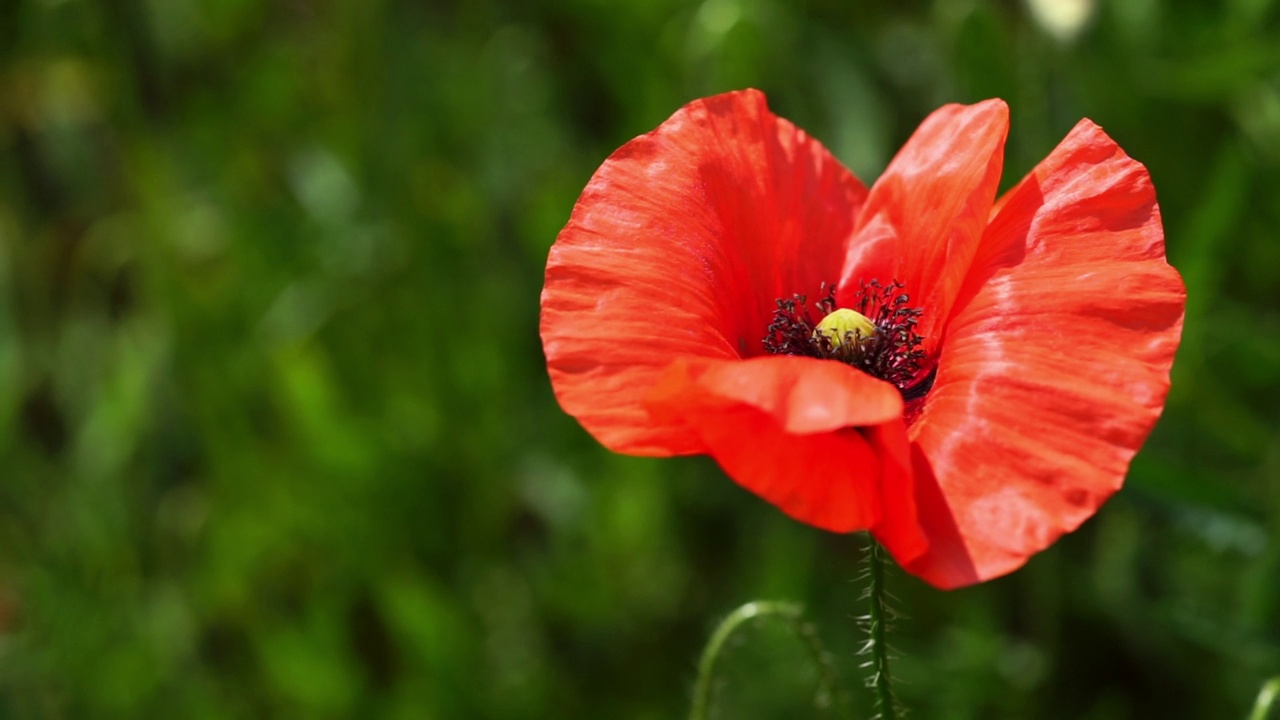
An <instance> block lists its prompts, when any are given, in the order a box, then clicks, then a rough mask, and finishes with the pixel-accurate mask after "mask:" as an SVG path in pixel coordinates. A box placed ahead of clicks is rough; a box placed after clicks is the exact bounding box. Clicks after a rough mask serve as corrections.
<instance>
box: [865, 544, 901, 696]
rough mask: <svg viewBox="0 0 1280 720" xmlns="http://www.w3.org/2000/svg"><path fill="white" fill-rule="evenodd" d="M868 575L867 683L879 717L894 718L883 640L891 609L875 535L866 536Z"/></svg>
mask: <svg viewBox="0 0 1280 720" xmlns="http://www.w3.org/2000/svg"><path fill="white" fill-rule="evenodd" d="M867 542H868V543H869V547H868V549H867V563H868V565H869V567H868V569H867V577H868V578H869V579H870V581H871V582H870V586H869V587H868V588H867V599H868V600H869V604H870V612H869V613H868V614H867V635H868V638H867V650H868V651H869V652H870V653H871V662H870V663H869V664H870V667H871V677H870V678H868V685H869V686H870V687H871V689H872V690H873V691H874V692H875V696H876V705H877V706H878V707H879V709H880V718H881V720H897V717H898V708H897V705H896V703H895V700H894V697H893V688H892V682H893V676H892V675H890V674H889V645H888V643H887V642H886V640H885V633H886V625H887V624H888V622H889V617H890V613H891V612H892V611H890V610H889V608H888V606H887V605H886V603H885V595H886V593H885V589H884V566H885V561H886V559H885V555H886V553H885V550H884V548H882V547H880V543H878V542H876V541H875V538H872V537H871V536H869V535H868V536H867Z"/></svg>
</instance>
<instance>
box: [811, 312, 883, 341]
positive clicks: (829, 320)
mask: <svg viewBox="0 0 1280 720" xmlns="http://www.w3.org/2000/svg"><path fill="white" fill-rule="evenodd" d="M876 329H877V328H876V324H875V323H873V322H871V318H869V317H867V316H866V315H863V314H862V313H860V312H858V311H857V310H850V309H849V308H839V309H838V310H836V311H835V312H832V313H830V314H828V315H827V316H826V317H824V318H822V321H821V322H819V323H818V326H817V327H815V328H814V329H813V339H814V340H815V341H819V340H818V339H819V337H821V336H824V335H825V336H826V338H827V343H829V344H830V347H831V348H832V349H835V348H839V347H841V346H842V345H845V344H852V345H861V344H863V343H864V342H867V341H869V340H870V339H871V338H873V337H875V334H876ZM819 342H821V341H819Z"/></svg>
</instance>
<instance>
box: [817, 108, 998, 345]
mask: <svg viewBox="0 0 1280 720" xmlns="http://www.w3.org/2000/svg"><path fill="white" fill-rule="evenodd" d="M1008 132H1009V108H1008V106H1007V105H1005V103H1004V101H1003V100H998V99H994V100H985V101H983V102H980V103H978V104H976V105H945V106H943V107H941V108H939V109H938V110H936V111H934V112H933V113H932V114H930V115H929V117H927V118H925V120H924V122H923V123H921V124H920V127H919V129H917V130H916V131H915V133H914V134H913V135H912V136H911V138H910V139H909V140H908V141H907V143H906V145H904V146H903V147H902V150H900V151H899V152H898V154H897V155H896V156H895V157H894V158H893V161H892V162H890V163H889V167H888V168H886V169H885V171H884V174H883V175H881V176H880V179H879V180H877V181H876V183H875V185H874V186H873V187H872V188H871V193H870V195H869V196H868V198H867V202H866V204H865V205H864V206H863V208H862V213H861V216H860V218H859V220H858V231H857V233H856V234H855V235H854V237H853V240H852V241H851V242H850V244H849V251H848V254H847V256H846V258H845V261H844V265H843V272H842V273H841V280H840V295H839V301H840V303H841V304H842V305H845V306H850V305H851V304H852V302H853V298H854V295H855V294H856V292H857V290H858V283H859V281H862V282H866V281H870V280H872V279H875V280H878V281H880V282H882V283H889V282H891V281H893V280H898V281H900V282H902V283H903V284H904V285H905V286H906V292H907V293H908V294H909V295H910V297H911V300H912V302H911V303H910V304H911V305H912V306H914V307H923V308H924V309H925V313H924V315H923V317H921V319H920V325H919V330H920V334H921V335H923V336H924V345H923V347H924V349H925V350H926V351H927V352H930V353H932V352H933V349H934V348H935V347H936V346H937V344H938V343H939V342H940V341H941V340H942V332H941V330H942V327H943V325H944V323H945V321H946V318H947V315H948V314H949V313H950V310H951V307H952V304H953V302H954V300H955V297H956V295H957V294H958V293H959V291H960V287H961V285H962V284H963V281H964V277H965V273H966V271H967V270H968V268H969V263H970V261H971V259H972V258H973V255H974V252H975V251H976V250H977V248H978V242H979V240H980V239H981V237H982V232H983V230H984V228H986V225H987V219H988V216H989V214H990V211H991V204H992V202H993V201H994V200H995V196H996V190H997V187H998V186H999V183H1000V170H1001V166H1002V165H1003V162H1004V141H1005V136H1006V135H1008Z"/></svg>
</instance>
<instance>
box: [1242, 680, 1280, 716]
mask: <svg viewBox="0 0 1280 720" xmlns="http://www.w3.org/2000/svg"><path fill="white" fill-rule="evenodd" d="M1277 696H1280V676H1277V677H1273V678H1271V679H1270V680H1268V681H1267V682H1266V684H1265V685H1263V686H1262V690H1260V691H1259V692H1258V700H1257V702H1255V703H1254V704H1253V712H1252V713H1250V714H1249V720H1266V718H1267V714H1268V713H1270V712H1271V706H1272V705H1273V704H1275V701H1276V697H1277Z"/></svg>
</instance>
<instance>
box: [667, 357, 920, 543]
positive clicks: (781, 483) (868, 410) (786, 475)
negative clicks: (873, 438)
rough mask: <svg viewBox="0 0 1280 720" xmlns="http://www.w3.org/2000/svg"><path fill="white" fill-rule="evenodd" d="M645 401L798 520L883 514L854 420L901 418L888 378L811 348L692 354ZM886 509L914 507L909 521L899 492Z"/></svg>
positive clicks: (839, 526) (848, 524)
mask: <svg viewBox="0 0 1280 720" xmlns="http://www.w3.org/2000/svg"><path fill="white" fill-rule="evenodd" d="M648 404H649V407H650V409H651V410H652V412H653V415H654V417H655V418H656V419H659V420H665V421H668V422H672V423H676V424H679V425H681V426H683V427H685V428H686V429H687V432H689V433H690V434H692V435H694V436H696V437H697V438H699V439H700V440H701V442H702V444H703V445H704V446H705V448H706V452H707V453H708V454H710V455H711V456H712V457H714V458H715V459H716V461H717V462H718V463H719V464H720V466H721V467H722V468H724V470H725V472H726V473H727V474H728V475H729V476H730V477H732V478H733V479H734V480H736V481H737V482H738V483H739V484H740V485H742V486H743V487H745V488H747V489H748V490H750V491H752V492H754V493H756V494H757V495H759V496H761V497H763V498H764V499H766V500H768V501H769V502H770V503H772V504H774V505H776V506H777V507H778V508H780V509H781V510H782V511H783V512H785V513H787V514H788V515H790V516H792V517H794V518H796V519H798V520H800V521H802V522H806V523H809V524H811V525H815V526H817V527H821V528H825V529H828V530H833V531H837V532H848V531H852V530H865V529H868V528H872V527H873V526H876V525H877V523H878V522H879V521H880V520H881V518H882V515H883V511H882V504H883V503H882V498H881V487H880V486H881V484H882V483H881V481H880V478H881V472H882V464H881V460H880V459H879V457H878V454H877V452H876V451H875V450H874V449H873V447H872V445H871V443H870V442H868V439H867V437H865V436H864V435H863V434H862V433H861V432H860V431H859V430H858V428H857V427H856V426H860V425H869V424H870V425H875V424H890V425H892V424H896V425H897V426H898V427H899V428H901V427H902V420H901V413H902V399H901V396H900V395H899V394H898V391H897V389H896V388H894V387H893V386H892V385H889V384H888V383H885V382H883V381H880V380H876V379H875V378H872V377H870V376H868V375H865V374H863V373H861V372H859V371H857V370H854V369H853V368H851V367H849V366H847V365H844V364H842V363H838V362H832V361H825V360H815V359H812V358H803V357H789V356H769V357H758V358H753V359H750V360H729V361H725V360H711V359H704V358H690V359H681V360H677V361H676V362H675V363H673V364H672V365H671V367H670V368H669V369H668V371H667V372H666V373H665V374H664V376H663V380H662V382H661V383H660V384H659V385H658V387H657V388H655V390H654V391H653V393H651V395H650V396H649V399H648ZM893 509H894V510H895V511H896V512H908V511H910V512H912V514H911V516H910V518H908V520H907V522H908V523H909V524H914V520H915V518H914V514H913V510H912V508H911V507H909V506H907V505H905V504H904V502H903V499H902V498H900V497H896V496H895V498H894V499H893ZM895 527H896V526H895ZM919 544H920V545H921V546H923V536H922V535H921V536H920V538H919ZM904 552H908V553H909V552H910V549H909V548H908V549H905V550H904Z"/></svg>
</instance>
